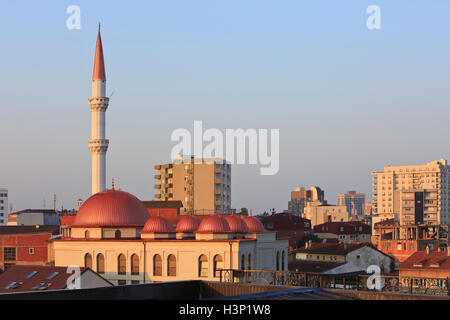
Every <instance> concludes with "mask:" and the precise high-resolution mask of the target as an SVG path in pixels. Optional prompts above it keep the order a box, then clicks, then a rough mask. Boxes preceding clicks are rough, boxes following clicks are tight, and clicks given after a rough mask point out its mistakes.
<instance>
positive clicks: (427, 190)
mask: <svg viewBox="0 0 450 320" xmlns="http://www.w3.org/2000/svg"><path fill="white" fill-rule="evenodd" d="M449 170H450V166H449V165H448V164H447V160H444V159H441V160H436V161H432V162H429V163H427V164H425V165H410V166H388V167H384V170H383V171H373V172H372V199H373V200H372V202H373V211H374V214H379V215H380V217H381V218H382V219H389V218H395V219H397V220H399V219H400V213H401V212H404V213H406V212H407V211H406V206H407V205H412V203H408V201H409V200H411V199H409V198H408V197H411V194H412V193H413V192H418V193H422V194H423V196H424V199H423V213H424V221H423V222H424V223H427V222H430V223H431V222H432V221H433V223H437V224H449V223H450V219H449V218H450V217H449V210H450V203H449V200H450V184H449V183H450V180H449ZM419 196H420V195H418V197H419ZM402 197H403V198H405V200H403V199H402ZM414 197H415V195H414ZM406 198H408V199H406ZM432 198H433V199H432ZM418 200H420V199H418ZM425 200H426V201H425ZM414 212H416V211H414ZM428 216H429V217H428ZM404 218H406V216H405V217H404Z"/></svg>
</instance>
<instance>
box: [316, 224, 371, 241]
mask: <svg viewBox="0 0 450 320" xmlns="http://www.w3.org/2000/svg"><path fill="white" fill-rule="evenodd" d="M314 234H315V235H316V236H318V237H319V238H320V239H327V240H328V239H336V240H338V241H342V242H343V243H353V242H371V236H372V230H371V227H370V226H369V225H366V224H364V223H362V222H359V221H349V222H325V223H323V224H318V225H316V226H314Z"/></svg>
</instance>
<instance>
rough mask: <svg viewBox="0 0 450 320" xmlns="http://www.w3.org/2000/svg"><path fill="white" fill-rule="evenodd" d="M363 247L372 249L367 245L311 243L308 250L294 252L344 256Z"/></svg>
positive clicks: (301, 249)
mask: <svg viewBox="0 0 450 320" xmlns="http://www.w3.org/2000/svg"><path fill="white" fill-rule="evenodd" d="M365 246H369V247H372V246H371V245H370V244H368V243H358V244H355V243H312V244H311V247H310V248H300V249H297V250H295V251H294V252H296V253H297V252H298V253H308V254H334V255H346V254H348V253H349V252H352V251H354V250H357V249H359V248H362V247H365ZM375 250H376V249H375Z"/></svg>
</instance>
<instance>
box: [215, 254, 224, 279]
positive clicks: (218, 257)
mask: <svg viewBox="0 0 450 320" xmlns="http://www.w3.org/2000/svg"><path fill="white" fill-rule="evenodd" d="M213 268H214V277H220V271H218V270H220V269H223V259H222V256H221V255H220V254H217V255H215V256H214V266H213Z"/></svg>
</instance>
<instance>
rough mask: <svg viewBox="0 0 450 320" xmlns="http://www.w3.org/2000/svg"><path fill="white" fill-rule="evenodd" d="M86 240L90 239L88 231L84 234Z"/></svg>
mask: <svg viewBox="0 0 450 320" xmlns="http://www.w3.org/2000/svg"><path fill="white" fill-rule="evenodd" d="M84 238H85V239H89V230H86V231H85V232H84Z"/></svg>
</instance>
